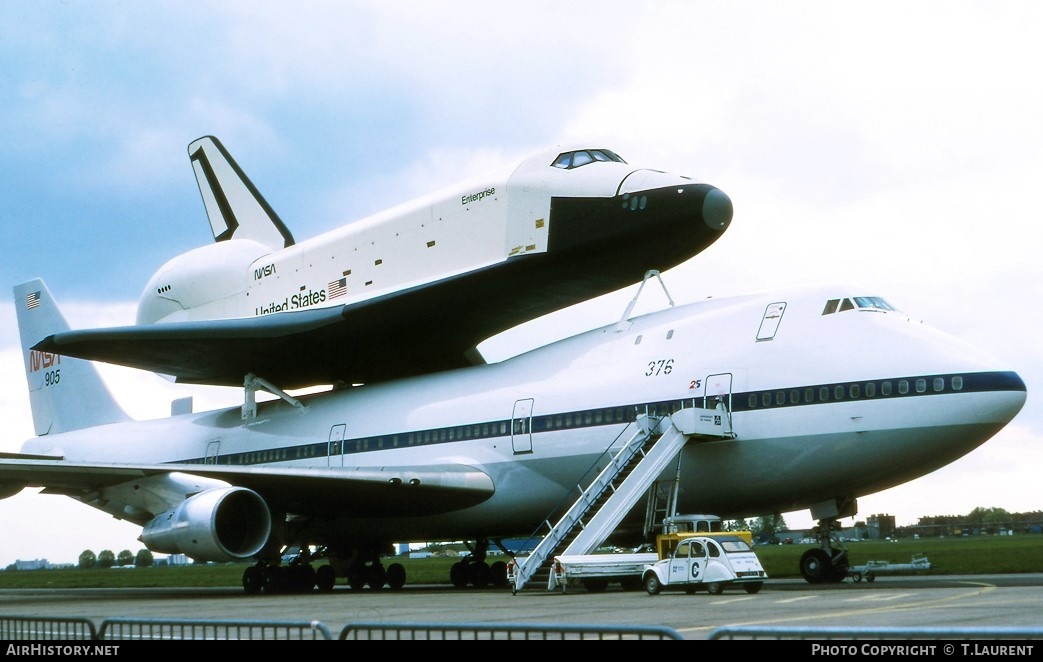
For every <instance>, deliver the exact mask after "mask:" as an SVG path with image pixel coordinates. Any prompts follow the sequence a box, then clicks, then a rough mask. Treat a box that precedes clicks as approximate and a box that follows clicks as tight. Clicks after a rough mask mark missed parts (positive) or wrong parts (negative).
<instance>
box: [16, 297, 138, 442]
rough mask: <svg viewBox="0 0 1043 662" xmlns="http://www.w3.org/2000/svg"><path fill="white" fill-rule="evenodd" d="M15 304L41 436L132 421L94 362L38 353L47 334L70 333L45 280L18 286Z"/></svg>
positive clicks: (35, 414) (31, 395)
mask: <svg viewBox="0 0 1043 662" xmlns="http://www.w3.org/2000/svg"><path fill="white" fill-rule="evenodd" d="M14 300H15V311H16V313H17V316H18V333H19V336H20V337H21V343H22V359H23V360H24V361H25V378H26V380H27V381H28V383H29V404H30V406H31V407H32V411H33V425H34V426H35V428H36V434H37V435H44V434H50V433H58V432H68V431H70V430H78V429H81V428H88V427H94V426H96V425H105V424H107V423H116V422H118V421H125V420H130V417H129V416H127V414H126V412H125V411H123V408H122V407H120V405H119V403H117V402H116V400H115V399H114V398H113V397H112V394H111V393H110V392H109V389H108V387H106V386H105V383H104V382H103V381H102V379H101V375H100V374H99V372H98V369H97V368H96V367H95V366H94V364H92V363H91V362H90V361H84V360H82V359H74V358H72V357H69V356H62V355H60V354H52V353H50V352H41V351H39V350H36V349H33V346H34V345H36V344H37V343H39V342H40V341H41V340H43V339H44V338H46V337H47V336H49V335H51V334H54V333H57V332H59V331H68V330H69V324H68V322H66V321H65V317H64V316H62V313H61V311H60V310H58V305H57V304H56V303H55V301H54V298H53V297H52V296H51V292H50V291H49V290H48V289H47V285H45V284H44V282H43V281H42V280H40V279H39V278H37V279H34V280H31V281H29V282H27V283H22V284H21V285H16V286H15V288H14Z"/></svg>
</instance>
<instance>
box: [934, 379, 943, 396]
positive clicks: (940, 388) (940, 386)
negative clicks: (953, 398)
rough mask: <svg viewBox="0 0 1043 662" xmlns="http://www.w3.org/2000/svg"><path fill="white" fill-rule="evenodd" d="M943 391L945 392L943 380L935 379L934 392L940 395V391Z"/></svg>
mask: <svg viewBox="0 0 1043 662" xmlns="http://www.w3.org/2000/svg"><path fill="white" fill-rule="evenodd" d="M944 390H945V380H944V379H942V378H941V377H935V378H934V391H935V393H940V392H941V391H944Z"/></svg>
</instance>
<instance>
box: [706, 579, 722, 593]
mask: <svg viewBox="0 0 1043 662" xmlns="http://www.w3.org/2000/svg"><path fill="white" fill-rule="evenodd" d="M706 592H707V593H709V594H710V595H720V594H721V593H724V582H710V583H709V584H707V585H706Z"/></svg>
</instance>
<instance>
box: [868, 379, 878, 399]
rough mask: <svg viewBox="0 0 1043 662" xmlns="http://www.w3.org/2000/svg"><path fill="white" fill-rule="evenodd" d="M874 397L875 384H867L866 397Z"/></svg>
mask: <svg viewBox="0 0 1043 662" xmlns="http://www.w3.org/2000/svg"><path fill="white" fill-rule="evenodd" d="M874 395H876V384H874V383H873V382H868V383H867V384H866V397H867V398H871V397H873V396H874Z"/></svg>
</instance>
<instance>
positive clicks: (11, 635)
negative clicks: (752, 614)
mask: <svg viewBox="0 0 1043 662" xmlns="http://www.w3.org/2000/svg"><path fill="white" fill-rule="evenodd" d="M337 638H338V639H340V640H471V639H530V640H560V639H589V640H594V639H600V640H604V639H620V640H622V639H650V640H655V639H658V640H670V639H673V640H681V641H683V640H684V636H682V635H681V634H680V633H679V632H677V631H676V630H674V629H672V628H669V627H656V626H639V625H634V626H627V625H621V626H611V625H553V624H540V623H535V624H528V625H519V624H515V623H393V622H392V623H386V622H356V623H348V624H347V625H346V626H344V628H343V629H342V630H341V632H340V636H339V637H337ZM70 639H76V640H93V641H156V640H161V641H163V640H166V641H174V640H232V639H255V640H269V641H271V640H332V639H334V636H333V633H332V632H331V631H330V629H329V628H328V627H327V626H326V625H324V624H322V623H320V622H319V621H231V620H229V621H223V620H205V619H197V620H181V619H157V618H143V619H136V618H111V619H106V620H104V621H102V622H101V626H100V627H98V628H97V629H95V626H94V624H93V623H92V622H91V621H89V620H86V619H82V618H33V617H22V616H0V640H5V641H26V640H49V641H58V640H70Z"/></svg>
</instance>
